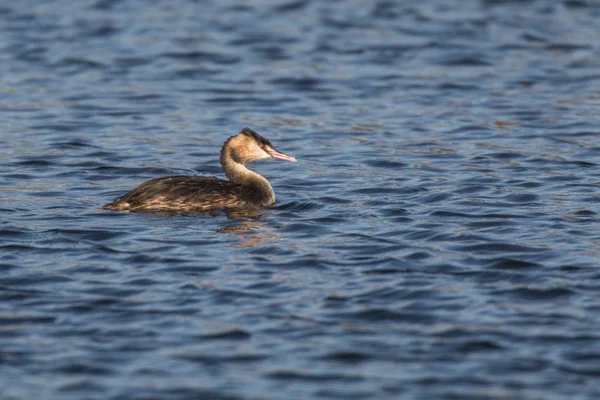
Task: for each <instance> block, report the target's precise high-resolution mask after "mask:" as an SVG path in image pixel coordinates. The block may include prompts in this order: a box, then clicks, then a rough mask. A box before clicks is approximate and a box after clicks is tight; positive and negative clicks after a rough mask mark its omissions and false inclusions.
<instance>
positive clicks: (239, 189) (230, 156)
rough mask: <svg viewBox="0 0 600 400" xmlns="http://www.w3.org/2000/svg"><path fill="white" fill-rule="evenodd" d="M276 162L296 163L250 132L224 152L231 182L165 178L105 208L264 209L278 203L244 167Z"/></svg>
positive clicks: (267, 186) (264, 183)
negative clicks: (271, 159) (256, 161)
mask: <svg viewBox="0 0 600 400" xmlns="http://www.w3.org/2000/svg"><path fill="white" fill-rule="evenodd" d="M265 158H275V159H279V160H285V161H296V159H295V158H293V157H291V156H288V155H287V154H284V153H280V152H278V151H277V150H275V149H274V148H273V146H272V145H271V143H270V142H269V141H268V140H266V139H265V138H263V137H262V136H260V135H259V134H257V133H256V132H254V131H253V130H251V129H248V128H244V129H243V130H242V131H241V132H240V133H239V134H237V135H236V136H233V137H231V138H229V139H228V140H227V141H226V142H225V144H224V145H223V148H222V149H221V166H222V167H223V170H224V171H225V174H226V175H227V177H228V178H229V180H223V179H219V178H216V177H205V176H165V177H161V178H154V179H150V180H148V181H146V182H144V183H142V184H141V185H139V186H138V187H136V188H135V189H133V190H132V191H130V192H129V193H127V194H126V195H125V196H123V197H119V198H118V199H116V200H115V201H113V202H112V203H109V204H106V205H104V206H103V208H104V209H105V210H113V211H161V212H165V211H166V212H204V211H210V210H214V209H219V208H245V207H262V206H269V205H272V204H274V203H275V192H274V191H273V188H272V187H271V185H270V184H269V182H268V181H267V180H266V179H265V178H264V177H262V176H261V175H259V174H257V173H256V172H254V171H252V170H250V169H248V168H246V166H245V164H246V163H248V162H251V161H254V160H260V159H265Z"/></svg>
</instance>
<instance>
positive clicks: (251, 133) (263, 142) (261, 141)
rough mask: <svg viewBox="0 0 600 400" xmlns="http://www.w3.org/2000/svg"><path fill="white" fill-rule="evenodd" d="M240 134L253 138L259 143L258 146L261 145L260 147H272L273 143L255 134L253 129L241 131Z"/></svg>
mask: <svg viewBox="0 0 600 400" xmlns="http://www.w3.org/2000/svg"><path fill="white" fill-rule="evenodd" d="M240 133H243V134H244V135H246V136H250V137H251V138H253V139H254V140H256V141H257V142H258V144H260V145H269V146H271V142H269V141H268V140H267V139H265V138H264V137H262V136H260V135H259V134H258V133H256V132H254V131H253V130H252V129H250V128H248V127H246V128H244V129H242V130H241V131H240Z"/></svg>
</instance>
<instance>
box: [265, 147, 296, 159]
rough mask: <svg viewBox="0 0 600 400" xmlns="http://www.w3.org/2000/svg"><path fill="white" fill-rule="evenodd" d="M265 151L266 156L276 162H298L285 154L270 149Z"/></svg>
mask: <svg viewBox="0 0 600 400" xmlns="http://www.w3.org/2000/svg"><path fill="white" fill-rule="evenodd" d="M265 151H266V152H267V154H268V155H270V156H271V157H272V158H274V159H276V160H283V161H291V162H298V160H296V159H295V158H294V157H292V156H288V155H287V154H285V153H280V152H278V151H277V150H275V149H274V148H272V147H271V148H270V149H265Z"/></svg>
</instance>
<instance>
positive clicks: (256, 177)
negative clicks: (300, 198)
mask: <svg viewBox="0 0 600 400" xmlns="http://www.w3.org/2000/svg"><path fill="white" fill-rule="evenodd" d="M221 166H222V167H223V171H225V175H227V178H228V179H229V181H230V182H232V183H235V184H238V185H242V186H245V187H247V188H248V192H249V195H251V196H252V197H253V198H255V199H256V201H257V202H260V203H261V205H270V204H273V203H275V192H274V191H273V188H272V187H271V184H270V183H269V181H267V180H266V179H265V178H264V177H263V176H262V175H260V174H258V173H256V172H254V171H252V170H250V169H248V168H246V166H245V165H244V164H242V163H240V162H237V161H235V160H234V159H233V157H231V152H230V151H227V149H224V151H223V152H222V153H221Z"/></svg>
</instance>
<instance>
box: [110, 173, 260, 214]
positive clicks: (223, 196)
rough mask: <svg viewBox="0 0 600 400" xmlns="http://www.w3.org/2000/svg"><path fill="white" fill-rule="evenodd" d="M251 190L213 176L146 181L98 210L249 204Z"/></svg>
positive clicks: (191, 208)
mask: <svg viewBox="0 0 600 400" xmlns="http://www.w3.org/2000/svg"><path fill="white" fill-rule="evenodd" d="M251 192H252V191H251V190H250V193H249V191H248V188H244V186H242V185H240V184H235V183H232V182H229V181H225V180H223V179H219V178H216V177H206V176H165V177H161V178H154V179H150V180H148V181H146V182H144V183H142V184H141V185H139V186H138V187H136V188H135V189H133V190H132V191H130V192H129V193H127V194H126V195H125V196H123V197H119V198H118V199H116V200H115V201H113V202H112V203H109V204H105V205H104V206H103V207H102V208H104V209H105V210H113V211H172V212H199V211H208V210H213V209H217V208H236V207H247V206H251V205H253V204H252V203H253V202H252V193H251Z"/></svg>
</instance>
